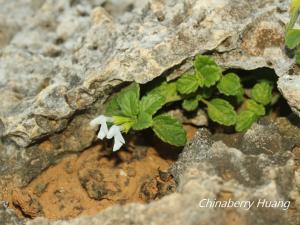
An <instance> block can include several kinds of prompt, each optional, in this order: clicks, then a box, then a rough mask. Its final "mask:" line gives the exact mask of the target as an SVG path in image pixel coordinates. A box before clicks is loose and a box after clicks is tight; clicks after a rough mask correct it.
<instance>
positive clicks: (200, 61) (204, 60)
mask: <svg viewBox="0 0 300 225" xmlns="http://www.w3.org/2000/svg"><path fill="white" fill-rule="evenodd" d="M209 65H210V66H216V65H217V64H216V63H215V61H214V60H213V59H212V58H211V57H209V56H207V55H197V56H196V57H195V60H194V67H195V69H196V71H200V70H201V69H202V68H203V67H204V66H209Z"/></svg>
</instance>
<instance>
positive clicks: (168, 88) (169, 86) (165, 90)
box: [148, 82, 180, 103]
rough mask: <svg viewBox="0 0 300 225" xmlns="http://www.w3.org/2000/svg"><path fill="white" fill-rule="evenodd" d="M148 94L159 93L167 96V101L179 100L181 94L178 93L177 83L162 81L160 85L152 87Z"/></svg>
mask: <svg viewBox="0 0 300 225" xmlns="http://www.w3.org/2000/svg"><path fill="white" fill-rule="evenodd" d="M148 94H159V95H161V96H164V97H165V103H168V102H173V101H178V100H180V96H179V95H178V93H177V88H176V83H175V82H172V83H167V82H162V83H161V84H160V85H159V86H157V87H156V88H154V89H152V90H151V91H150V92H148Z"/></svg>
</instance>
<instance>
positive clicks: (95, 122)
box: [90, 115, 107, 127]
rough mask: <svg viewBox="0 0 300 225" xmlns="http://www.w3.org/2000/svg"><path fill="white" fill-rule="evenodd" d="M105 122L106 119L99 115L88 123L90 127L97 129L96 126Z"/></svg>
mask: <svg viewBox="0 0 300 225" xmlns="http://www.w3.org/2000/svg"><path fill="white" fill-rule="evenodd" d="M106 121H107V119H106V117H105V116H103V115H100V116H98V117H96V118H95V119H93V120H92V121H91V122H90V126H91V127H97V126H98V125H100V124H102V123H106Z"/></svg>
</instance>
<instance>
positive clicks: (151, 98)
mask: <svg viewBox="0 0 300 225" xmlns="http://www.w3.org/2000/svg"><path fill="white" fill-rule="evenodd" d="M165 102H166V98H165V97H164V96H162V95H159V94H148V95H146V96H144V97H142V99H141V101H140V111H141V112H146V113H148V114H150V115H154V114H155V113H156V112H157V111H158V110H160V109H161V107H163V105H164V104H165Z"/></svg>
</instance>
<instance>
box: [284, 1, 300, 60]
mask: <svg viewBox="0 0 300 225" xmlns="http://www.w3.org/2000/svg"><path fill="white" fill-rule="evenodd" d="M290 8H291V19H290V22H289V24H288V26H287V29H286V32H285V45H286V46H287V47H288V48H289V49H295V48H296V63H297V64H299V65H300V53H299V44H300V30H299V29H294V28H293V27H294V26H295V24H296V22H297V19H298V17H299V9H300V0H292V1H291V5H290Z"/></svg>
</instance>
